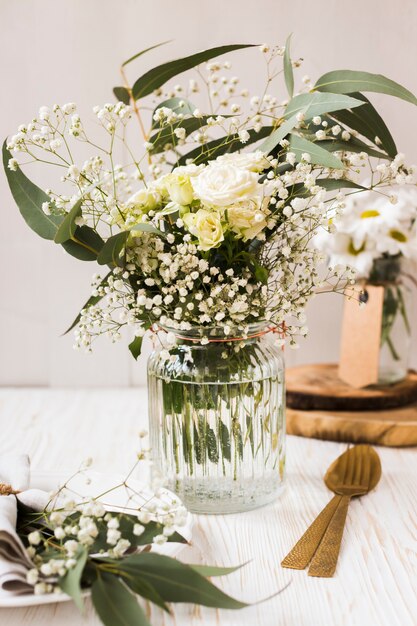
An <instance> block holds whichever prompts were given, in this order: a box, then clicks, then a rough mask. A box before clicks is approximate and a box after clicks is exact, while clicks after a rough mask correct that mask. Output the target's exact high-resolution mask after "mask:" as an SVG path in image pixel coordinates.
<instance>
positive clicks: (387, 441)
mask: <svg viewBox="0 0 417 626" xmlns="http://www.w3.org/2000/svg"><path fill="white" fill-rule="evenodd" d="M287 432H288V433H289V434H290V435H300V436H302V437H314V438H316V439H330V440H331V441H347V442H354V443H359V442H362V443H374V444H377V445H381V446H394V447H400V446H416V445H417V403H416V404H413V405H411V406H407V407H402V408H399V409H391V410H388V411H365V412H362V413H361V412H359V411H356V412H355V411H319V410H313V411H301V410H298V409H290V408H287Z"/></svg>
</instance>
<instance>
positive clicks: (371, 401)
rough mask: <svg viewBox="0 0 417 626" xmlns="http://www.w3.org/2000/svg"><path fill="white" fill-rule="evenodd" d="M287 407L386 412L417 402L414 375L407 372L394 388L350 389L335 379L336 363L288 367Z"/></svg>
mask: <svg viewBox="0 0 417 626" xmlns="http://www.w3.org/2000/svg"><path fill="white" fill-rule="evenodd" d="M286 387H287V406H289V407H291V408H292V409H301V410H303V411H309V410H313V409H316V410H320V411H321V410H325V411H385V410H387V409H393V408H398V407H401V406H407V405H410V404H413V403H415V402H417V373H416V372H414V371H413V370H410V371H409V373H408V376H407V378H406V379H405V380H402V381H400V382H398V383H396V384H395V385H384V386H379V387H378V386H371V387H365V388H363V389H357V388H355V387H351V386H350V385H348V384H347V383H345V382H343V381H342V380H341V379H340V378H339V376H338V365H337V364H336V363H315V364H310V365H299V366H297V367H290V368H287V371H286Z"/></svg>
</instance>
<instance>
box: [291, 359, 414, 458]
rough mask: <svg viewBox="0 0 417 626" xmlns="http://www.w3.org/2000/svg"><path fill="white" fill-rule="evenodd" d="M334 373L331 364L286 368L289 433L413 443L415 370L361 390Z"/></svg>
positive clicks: (375, 441) (405, 444)
mask: <svg viewBox="0 0 417 626" xmlns="http://www.w3.org/2000/svg"><path fill="white" fill-rule="evenodd" d="M336 372H337V366H336V365H309V366H302V367H296V368H290V369H288V371H287V388H288V391H287V432H288V433H289V434H291V435H300V436H302V437H314V438H316V439H329V440H332V441H346V442H355V443H358V442H365V443H374V444H377V445H382V446H395V447H399V446H415V445H417V374H416V373H415V372H410V373H409V376H408V378H407V379H406V381H403V382H402V383H398V384H397V385H391V386H388V387H381V388H376V387H374V388H372V387H369V388H366V389H353V388H352V387H349V386H348V385H345V384H344V383H342V381H340V380H339V379H338V378H337V374H336ZM294 404H295V405H296V407H297V408H295V407H294ZM401 405H403V406H401ZM404 405H407V406H404ZM393 406H394V407H396V408H390V407H393ZM326 407H329V408H328V409H327V410H326ZM332 407H333V408H332ZM378 408H379V410H378ZM375 409H376V410H375Z"/></svg>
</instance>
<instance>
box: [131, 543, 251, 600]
mask: <svg viewBox="0 0 417 626" xmlns="http://www.w3.org/2000/svg"><path fill="white" fill-rule="evenodd" d="M119 568H120V569H121V570H123V571H124V572H126V573H128V574H130V575H132V576H133V577H138V578H139V579H140V580H145V581H146V582H148V583H149V584H151V585H152V586H154V587H155V589H156V590H157V591H158V593H159V594H160V596H161V597H162V598H163V599H164V600H165V601H166V602H192V603H194V604H202V605H204V606H211V607H217V608H224V609H240V608H243V607H245V606H248V605H247V604H245V603H244V602H240V601H239V600H235V599H234V598H231V597H230V596H228V595H227V594H225V593H224V592H223V591H221V590H220V589H218V588H217V587H215V586H214V585H213V584H212V583H211V582H210V581H208V580H207V579H206V578H204V576H202V575H200V574H199V573H198V572H197V571H196V570H195V569H194V568H193V567H190V566H189V565H185V564H184V563H181V562H180V561H177V560H176V559H172V558H170V557H168V556H163V555H161V554H156V553H152V552H147V553H145V552H142V553H141V554H135V555H133V556H130V557H127V558H126V559H123V561H122V562H120V564H119Z"/></svg>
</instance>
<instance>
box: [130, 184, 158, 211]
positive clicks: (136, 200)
mask: <svg viewBox="0 0 417 626" xmlns="http://www.w3.org/2000/svg"><path fill="white" fill-rule="evenodd" d="M159 202H160V197H159V194H158V192H157V191H156V190H154V189H151V188H147V189H140V190H139V191H137V192H136V193H134V194H133V196H130V198H129V199H128V201H127V203H126V204H127V206H128V207H129V208H132V209H138V210H139V211H141V212H142V213H148V211H153V210H155V209H156V207H157V206H158V204H159Z"/></svg>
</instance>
